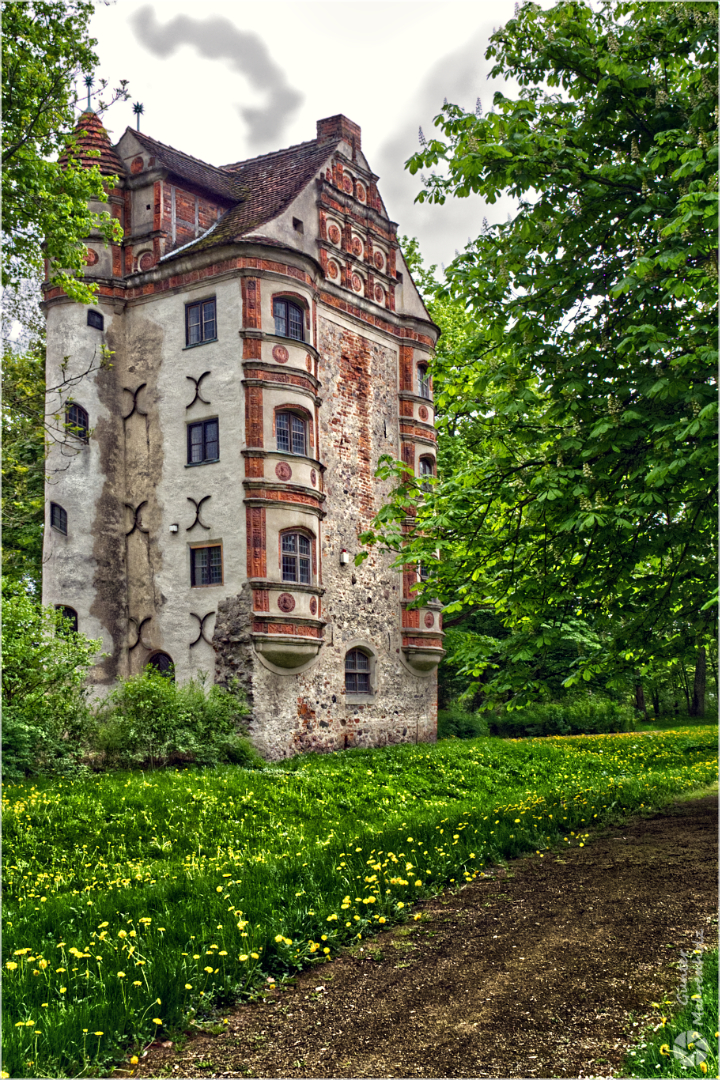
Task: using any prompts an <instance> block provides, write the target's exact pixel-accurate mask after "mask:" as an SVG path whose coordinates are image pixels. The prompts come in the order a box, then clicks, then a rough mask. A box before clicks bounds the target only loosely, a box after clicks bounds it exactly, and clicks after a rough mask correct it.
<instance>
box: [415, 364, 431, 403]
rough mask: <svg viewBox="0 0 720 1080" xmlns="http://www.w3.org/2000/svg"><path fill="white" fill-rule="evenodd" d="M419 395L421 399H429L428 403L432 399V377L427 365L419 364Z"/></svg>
mask: <svg viewBox="0 0 720 1080" xmlns="http://www.w3.org/2000/svg"><path fill="white" fill-rule="evenodd" d="M417 371H418V393H419V395H420V397H424V398H427V399H428V401H429V400H430V398H431V396H432V395H431V393H430V375H429V373H428V366H427V364H418V369H417Z"/></svg>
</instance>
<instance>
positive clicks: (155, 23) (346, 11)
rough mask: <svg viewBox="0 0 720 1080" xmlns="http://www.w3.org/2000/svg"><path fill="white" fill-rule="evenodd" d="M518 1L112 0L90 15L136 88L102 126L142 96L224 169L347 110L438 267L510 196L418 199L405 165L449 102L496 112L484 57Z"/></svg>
mask: <svg viewBox="0 0 720 1080" xmlns="http://www.w3.org/2000/svg"><path fill="white" fill-rule="evenodd" d="M513 10H514V3H513V2H512V0H481V2H477V3H468V2H465V0H457V2H456V0H442V2H437V0H426V2H423V0H322V2H317V0H284V2H273V0H262V2H261V3H258V2H257V0H254V2H252V3H245V2H242V0H239V2H228V0H203V2H202V3H198V2H196V0H155V2H153V3H148V2H147V0H115V2H110V3H107V2H104V0H103V2H101V3H99V4H98V5H97V7H96V13H95V15H94V16H93V19H92V22H91V33H92V35H93V36H94V37H96V38H97V40H98V46H97V53H98V56H99V57H100V68H99V70H98V72H97V75H98V76H99V77H103V78H105V79H107V80H108V83H109V84H110V86H116V85H117V84H118V82H119V80H120V79H127V80H128V81H129V90H130V94H131V98H130V100H129V101H127V102H117V103H116V104H115V105H113V106H112V108H111V109H110V110H109V111H108V112H107V113H106V114H105V117H104V123H105V125H106V127H107V128H108V130H109V132H110V137H111V139H112V140H113V142H117V140H118V139H119V138H120V136H121V135H122V133H123V131H124V130H125V128H126V127H127V126H132V127H134V126H135V117H134V115H133V111H132V103H133V102H136V101H139V102H141V103H142V104H143V106H144V113H143V115H142V117H141V121H140V123H141V129H142V130H143V131H144V132H146V133H147V134H148V135H150V136H151V137H152V138H155V139H158V140H159V141H160V142H164V143H168V144H169V145H171V146H174V147H176V148H177V149H179V150H183V151H185V152H186V153H188V154H192V155H193V156H195V157H198V158H201V159H202V160H204V161H208V162H210V163H211V164H213V165H226V164H229V163H230V162H233V161H240V160H242V159H244V158H248V157H255V156H256V155H258V154H263V153H268V152H270V151H272V150H279V149H281V148H282V147H285V146H291V145H293V144H294V143H299V142H304V141H306V140H308V139H312V138H314V137H315V124H316V121H317V120H319V119H321V118H323V117H326V116H334V115H335V114H336V113H344V114H345V115H346V116H348V117H349V118H350V119H351V120H354V121H355V122H356V123H357V124H359V125H360V127H361V128H362V145H363V151H364V153H365V155H366V157H367V159H368V162H369V164H370V168H371V169H372V170H373V171H374V172H375V173H377V174H379V176H380V181H379V189H380V193H381V195H382V197H383V200H384V202H385V205H386V207H387V210H388V213H389V215H390V217H391V219H392V220H393V221H396V222H398V225H399V232H400V233H401V234H405V235H409V236H417V237H418V239H419V241H420V248H421V251H422V252H423V255H424V257H425V260H426V262H427V263H436V264H438V265H439V266H440V265H442V264H447V263H449V262H450V261H451V260H452V259H453V257H454V255H455V252H456V250H462V249H463V248H464V247H465V244H466V243H467V241H468V238H469V237H474V236H476V235H477V234H478V232H479V231H480V227H481V224H482V219H483V217H485V216H486V217H487V218H488V220H489V221H490V222H494V221H501V220H505V218H506V217H507V215H508V212H509V211H510V210H511V209H512V205H511V203H510V202H509V201H503V200H501V201H499V202H498V203H496V204H495V205H494V206H485V204H484V203H483V201H482V200H481V199H480V197H479V196H471V197H470V198H468V199H462V200H455V199H453V200H450V201H449V202H447V203H446V204H445V205H443V206H439V205H429V204H427V203H426V204H424V205H420V204H415V202H414V199H415V196H416V195H417V193H418V191H419V190H420V187H421V182H420V178H419V176H414V177H413V176H411V175H410V173H409V172H406V170H405V169H404V168H403V165H404V162H405V161H406V160H407V159H408V157H410V155H411V154H413V153H415V151H416V150H417V149H418V148H419V142H418V128H420V127H422V129H423V131H424V134H425V136H426V137H428V138H430V137H431V136H432V134H433V132H434V127H433V118H434V117H435V116H436V115H437V113H438V112H439V111H440V109H441V107H442V104H443V99H444V98H447V99H448V101H450V102H453V103H456V104H458V105H461V106H463V107H464V108H466V109H470V110H474V109H475V106H476V101H477V98H478V97H479V98H480V99H481V102H482V105H483V108H484V109H485V110H486V111H487V109H488V107H489V106H490V105H491V104H492V97H493V93H494V91H495V90H496V89H503V90H505V91H506V92H512V88H510V90H508V87H507V85H506V84H505V83H504V82H502V81H498V82H493V81H491V80H488V71H489V69H490V66H491V65H490V63H489V62H488V61H486V60H485V58H484V54H485V50H486V48H487V45H488V40H489V37H490V34H491V33H492V32H493V29H495V28H496V27H497V28H499V27H500V26H502V25H503V24H504V23H505V22H507V21H508V19H510V18H512V15H513Z"/></svg>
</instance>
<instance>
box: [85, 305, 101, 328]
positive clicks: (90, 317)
mask: <svg viewBox="0 0 720 1080" xmlns="http://www.w3.org/2000/svg"><path fill="white" fill-rule="evenodd" d="M87 324H88V326H94V327H95V329H96V330H104V329H105V316H104V315H101V314H100V312H99V311H92V310H90V311H88V313H87Z"/></svg>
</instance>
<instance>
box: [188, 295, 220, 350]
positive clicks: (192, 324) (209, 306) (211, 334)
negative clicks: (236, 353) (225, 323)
mask: <svg viewBox="0 0 720 1080" xmlns="http://www.w3.org/2000/svg"><path fill="white" fill-rule="evenodd" d="M216 340H217V319H216V308H215V301H214V300H202V301H201V302H200V303H199V304H186V305H185V343H186V344H187V345H199V344H200V343H201V342H203V341H216Z"/></svg>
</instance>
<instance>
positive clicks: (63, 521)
mask: <svg viewBox="0 0 720 1080" xmlns="http://www.w3.org/2000/svg"><path fill="white" fill-rule="evenodd" d="M50 525H51V526H52V528H53V529H57V531H58V532H59V533H62V534H63V536H67V511H66V510H65V509H64V507H62V506H60V504H59V503H54V502H51V503H50Z"/></svg>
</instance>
